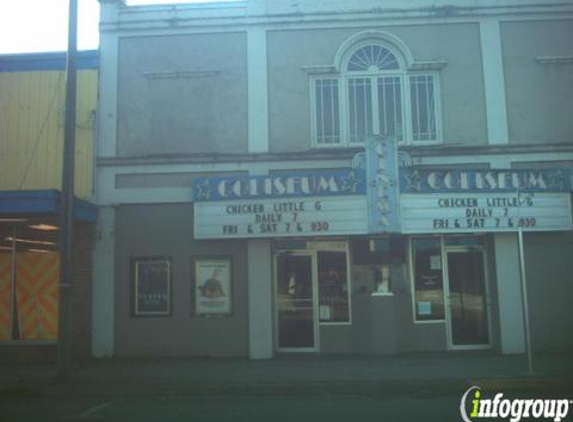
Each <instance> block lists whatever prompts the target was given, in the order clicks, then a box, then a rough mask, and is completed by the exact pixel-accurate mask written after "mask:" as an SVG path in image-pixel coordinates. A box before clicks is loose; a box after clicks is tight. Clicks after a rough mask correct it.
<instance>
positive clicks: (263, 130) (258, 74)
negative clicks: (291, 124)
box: [247, 27, 269, 152]
mask: <svg viewBox="0 0 573 422" xmlns="http://www.w3.org/2000/svg"><path fill="white" fill-rule="evenodd" d="M247 68H248V83H249V90H248V108H249V145H248V146H249V152H268V151H269V110H268V89H267V87H268V85H267V32H266V30H265V29H264V28H260V27H253V28H249V29H248V32H247Z"/></svg>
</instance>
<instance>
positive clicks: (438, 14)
mask: <svg viewBox="0 0 573 422" xmlns="http://www.w3.org/2000/svg"><path fill="white" fill-rule="evenodd" d="M118 1H119V0H115V1H112V2H111V3H113V4H118V5H119V6H117V15H116V19H115V20H108V21H105V20H104V21H102V22H101V24H100V30H101V32H114V31H146V30H165V29H173V28H178V29H183V28H194V29H196V28H200V27H204V28H208V27H216V26H223V27H225V26H250V25H270V26H272V25H280V24H298V23H302V24H312V23H328V22H330V23H332V22H346V21H349V20H354V21H361V22H367V21H373V20H382V21H384V20H396V19H405V20H410V19H412V20H416V19H431V20H432V21H435V22H439V21H440V20H452V19H456V18H458V19H464V18H465V19H470V18H471V19H479V18H484V17H489V18H491V17H494V18H495V17H497V18H499V19H502V18H503V17H507V16H512V15H513V16H516V15H517V16H519V15H536V16H542V15H544V14H547V15H549V14H552V15H555V14H557V15H560V16H562V17H563V16H567V15H570V16H569V17H570V18H573V3H571V2H567V3H563V2H561V3H550V4H538V5H531V4H530V5H525V4H514V5H498V6H432V7H422V8H420V7H418V8H382V7H375V8H368V9H348V10H324V11H320V12H319V11H308V12H305V11H293V12H289V13H261V12H259V11H257V10H254V11H251V10H250V9H249V7H248V6H247V5H246V4H245V3H242V2H238V3H226V4H225V7H217V6H215V5H201V6H198V5H165V6H125V5H123V6H122V5H121V2H119V3H118Z"/></svg>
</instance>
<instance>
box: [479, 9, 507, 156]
mask: <svg viewBox="0 0 573 422" xmlns="http://www.w3.org/2000/svg"><path fill="white" fill-rule="evenodd" d="M479 30H480V31H479V32H480V41H481V42H480V45H481V53H482V54H481V56H482V57H481V59H482V67H483V79H484V90H485V109H486V120H487V138H488V142H489V144H490V145H504V144H508V143H509V129H508V124H507V105H506V97H505V78H504V68H503V52H502V47H501V33H500V23H499V21H498V20H489V19H487V20H482V21H480V23H479Z"/></svg>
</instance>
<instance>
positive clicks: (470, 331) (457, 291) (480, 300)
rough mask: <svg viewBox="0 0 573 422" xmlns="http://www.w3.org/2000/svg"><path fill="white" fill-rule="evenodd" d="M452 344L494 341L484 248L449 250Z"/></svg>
mask: <svg viewBox="0 0 573 422" xmlns="http://www.w3.org/2000/svg"><path fill="white" fill-rule="evenodd" d="M446 256H447V271H448V272H447V275H448V290H449V292H448V314H449V315H448V316H449V318H448V319H449V328H450V347H452V348H482V347H484V348H485V347H488V346H489V344H490V333H489V315H488V308H487V292H486V282H485V270H484V268H485V266H484V253H483V251H482V250H480V249H464V250H452V251H447V252H446Z"/></svg>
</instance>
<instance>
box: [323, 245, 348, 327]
mask: <svg viewBox="0 0 573 422" xmlns="http://www.w3.org/2000/svg"><path fill="white" fill-rule="evenodd" d="M317 257H318V288H319V313H320V322H339V323H340V322H350V306H349V302H350V301H349V289H348V271H347V266H346V252H339V251H336V252H334V251H319V252H318V253H317Z"/></svg>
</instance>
